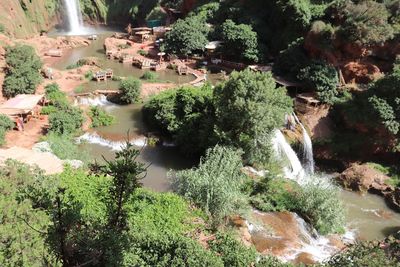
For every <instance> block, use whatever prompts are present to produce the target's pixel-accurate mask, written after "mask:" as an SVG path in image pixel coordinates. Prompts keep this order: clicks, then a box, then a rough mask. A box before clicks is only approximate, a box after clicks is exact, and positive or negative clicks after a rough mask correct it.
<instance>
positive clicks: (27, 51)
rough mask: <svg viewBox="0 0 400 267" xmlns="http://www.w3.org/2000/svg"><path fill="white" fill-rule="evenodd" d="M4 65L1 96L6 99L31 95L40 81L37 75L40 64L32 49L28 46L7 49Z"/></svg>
mask: <svg viewBox="0 0 400 267" xmlns="http://www.w3.org/2000/svg"><path fill="white" fill-rule="evenodd" d="M6 63H7V67H6V78H5V80H4V85H3V94H4V95H5V96H6V97H13V96H15V95H17V94H33V93H34V92H35V91H36V87H37V86H38V84H39V83H40V82H41V80H42V77H41V76H40V73H39V70H40V68H41V67H42V62H41V61H40V58H39V57H38V56H37V55H36V52H35V50H34V49H33V47H31V46H28V45H16V46H13V47H7V49H6Z"/></svg>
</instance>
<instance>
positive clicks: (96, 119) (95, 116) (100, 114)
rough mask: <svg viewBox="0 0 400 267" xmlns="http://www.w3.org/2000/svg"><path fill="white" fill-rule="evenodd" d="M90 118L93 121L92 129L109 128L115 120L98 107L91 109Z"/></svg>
mask: <svg viewBox="0 0 400 267" xmlns="http://www.w3.org/2000/svg"><path fill="white" fill-rule="evenodd" d="M89 117H90V119H91V120H92V125H91V126H92V127H99V126H108V125H111V124H113V122H114V120H115V118H114V117H113V116H112V115H110V114H108V113H107V112H106V111H104V110H102V109H101V108H99V107H98V106H93V107H90V110H89Z"/></svg>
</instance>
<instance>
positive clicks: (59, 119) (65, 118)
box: [49, 106, 83, 135]
mask: <svg viewBox="0 0 400 267" xmlns="http://www.w3.org/2000/svg"><path fill="white" fill-rule="evenodd" d="M82 123H83V115H82V110H80V109H79V108H77V107H72V106H64V107H62V108H60V109H58V110H57V111H56V112H54V113H51V114H50V115H49V124H50V127H49V131H51V132H54V133H56V134H58V135H63V134H67V135H68V134H74V133H76V132H77V131H78V130H80V128H81V127H82Z"/></svg>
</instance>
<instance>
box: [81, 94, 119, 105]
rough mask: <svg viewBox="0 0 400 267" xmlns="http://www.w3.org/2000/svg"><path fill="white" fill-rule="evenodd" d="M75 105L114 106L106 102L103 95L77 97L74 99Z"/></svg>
mask: <svg viewBox="0 0 400 267" xmlns="http://www.w3.org/2000/svg"><path fill="white" fill-rule="evenodd" d="M75 100H76V101H75V105H82V106H114V105H115V104H114V103H112V102H110V101H108V100H107V97H106V96H105V95H102V94H101V95H98V96H89V97H86V96H77V97H76V99H75Z"/></svg>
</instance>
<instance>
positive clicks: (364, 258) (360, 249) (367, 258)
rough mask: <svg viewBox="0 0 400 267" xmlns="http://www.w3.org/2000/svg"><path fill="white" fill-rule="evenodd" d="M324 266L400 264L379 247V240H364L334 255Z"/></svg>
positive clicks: (371, 266) (350, 266)
mask: <svg viewBox="0 0 400 267" xmlns="http://www.w3.org/2000/svg"><path fill="white" fill-rule="evenodd" d="M324 266H329V267H342V266H343V267H347V266H348V267H352V266H365V267H375V266H400V265H399V263H398V262H397V261H396V259H392V258H391V257H390V256H387V255H386V254H385V251H384V250H383V249H382V248H380V247H379V245H378V242H362V243H359V244H356V245H353V246H351V247H350V248H347V249H346V250H345V251H343V252H341V253H338V254H336V255H334V256H332V257H331V258H330V259H329V260H328V261H327V263H326V264H325V265H324Z"/></svg>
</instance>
